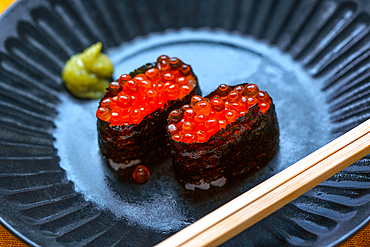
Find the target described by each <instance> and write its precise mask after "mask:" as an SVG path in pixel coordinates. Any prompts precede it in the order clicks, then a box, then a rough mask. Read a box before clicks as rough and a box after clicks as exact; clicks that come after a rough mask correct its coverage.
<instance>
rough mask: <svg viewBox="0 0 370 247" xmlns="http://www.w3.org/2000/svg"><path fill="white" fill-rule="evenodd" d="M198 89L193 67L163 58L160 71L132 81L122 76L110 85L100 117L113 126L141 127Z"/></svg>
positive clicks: (126, 75)
mask: <svg viewBox="0 0 370 247" xmlns="http://www.w3.org/2000/svg"><path fill="white" fill-rule="evenodd" d="M196 85H197V81H196V78H195V76H194V75H193V74H192V70H191V67H190V65H187V64H185V63H183V62H182V61H181V60H180V59H178V58H176V57H173V58H169V57H168V56H166V55H162V56H160V57H158V58H157V64H156V67H154V68H151V69H148V70H147V71H146V72H145V74H138V75H136V76H135V77H134V78H132V77H131V76H130V75H129V74H122V75H121V76H120V78H119V79H118V81H113V82H111V83H110V85H109V88H108V91H109V96H108V97H105V98H103V99H102V100H101V102H100V105H99V108H98V110H97V112H96V116H97V117H98V118H99V119H101V120H103V121H106V122H110V125H111V126H113V125H126V126H128V125H130V124H139V123H140V122H141V120H142V119H143V118H144V117H145V116H146V115H148V114H150V113H152V112H153V111H155V110H156V109H158V108H162V107H163V106H164V104H165V103H166V102H167V101H168V100H176V99H178V98H180V99H181V98H183V97H185V96H186V95H188V94H189V93H190V92H191V91H192V90H193V89H194V87H195V86H196Z"/></svg>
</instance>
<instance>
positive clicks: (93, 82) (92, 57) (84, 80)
mask: <svg viewBox="0 0 370 247" xmlns="http://www.w3.org/2000/svg"><path fill="white" fill-rule="evenodd" d="M102 47H103V46H102V43H101V42H98V43H96V44H94V45H92V46H90V47H89V48H87V49H85V50H84V51H83V52H82V53H78V54H76V55H73V56H72V57H71V58H70V59H69V60H68V61H67V62H66V64H65V66H64V69H63V71H62V79H63V81H64V83H65V85H66V87H67V89H68V90H69V91H70V92H71V94H73V95H74V96H75V97H77V98H85V99H86V98H89V99H99V98H102V97H103V96H104V94H105V92H106V88H107V87H108V86H109V83H110V79H111V78H112V74H113V64H112V62H111V61H110V60H109V58H108V56H107V55H105V54H102V53H101V50H102Z"/></svg>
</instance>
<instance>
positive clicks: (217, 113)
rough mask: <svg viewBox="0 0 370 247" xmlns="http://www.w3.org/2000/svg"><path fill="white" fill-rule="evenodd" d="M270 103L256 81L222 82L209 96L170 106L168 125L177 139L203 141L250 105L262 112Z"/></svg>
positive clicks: (233, 119) (243, 113)
mask: <svg viewBox="0 0 370 247" xmlns="http://www.w3.org/2000/svg"><path fill="white" fill-rule="evenodd" d="M271 103H272V101H271V98H270V96H269V95H268V94H267V93H266V92H264V91H260V90H259V89H258V87H257V85H255V84H247V85H245V86H244V87H243V86H241V85H239V86H236V87H234V88H232V87H229V86H228V85H226V84H221V85H220V86H218V88H217V90H216V94H215V95H213V96H212V97H211V99H208V98H203V97H201V96H199V95H194V96H193V97H192V98H191V104H190V105H184V106H183V107H182V108H181V109H176V110H173V111H172V112H171V113H170V114H169V116H168V121H169V125H168V126H167V128H168V130H169V131H170V132H171V133H172V139H173V140H175V141H177V142H179V141H181V142H186V143H191V142H199V143H202V142H206V141H207V140H208V139H209V138H210V137H211V136H212V135H214V134H215V133H216V132H217V131H219V130H220V129H223V128H226V126H227V125H228V124H230V123H233V122H235V121H236V120H237V119H238V118H239V117H241V116H244V115H245V114H246V113H247V112H248V110H249V108H250V107H252V106H253V105H255V104H258V106H259V108H260V111H261V112H262V113H263V114H264V113H265V112H266V111H267V110H268V109H269V108H270V104H271ZM105 114H107V113H105ZM102 115H104V114H102Z"/></svg>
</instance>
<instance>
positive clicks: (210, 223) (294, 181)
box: [156, 119, 370, 247]
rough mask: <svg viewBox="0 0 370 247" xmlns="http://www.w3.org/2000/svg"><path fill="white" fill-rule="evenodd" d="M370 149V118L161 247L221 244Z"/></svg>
mask: <svg viewBox="0 0 370 247" xmlns="http://www.w3.org/2000/svg"><path fill="white" fill-rule="evenodd" d="M369 153H370V119H369V120H367V121H366V122H364V123H362V124H361V125H359V126H357V127H356V128H354V129H352V130H350V131H349V132H347V133H345V134H344V135H342V136H340V137H338V138H337V139H335V140H333V141H332V142H330V143H328V144H327V145H325V146H324V147H322V148H320V149H319V150H317V151H315V152H313V153H312V154H310V155H308V156H306V157H305V158H303V159H301V160H300V161H298V162H296V163H295V164H293V165H291V166H289V167H288V168H286V169H285V170H283V171H281V172H280V173H278V174H276V175H274V176H273V177H271V178H269V179H267V180H266V181H264V182H262V183H260V184H259V185H257V186H255V187H254V188H252V189H250V190H249V191H247V192H245V193H243V194H242V195H240V196H238V197H237V198H235V199H234V200H232V201H230V202H228V203H226V204H224V205H223V206H221V207H220V208H218V209H216V210H215V211H213V212H211V213H210V214H208V215H206V216H205V217H203V218H201V219H200V220H198V221H196V222H195V223H193V224H192V225H190V226H188V227H186V228H185V229H183V230H181V231H180V232H178V233H176V234H174V235H173V236H171V237H170V238H168V239H166V240H164V241H163V242H161V243H159V244H158V245H156V246H157V247H165V246H168V247H174V246H196V247H199V246H217V245H220V244H222V243H224V242H225V241H227V240H229V239H230V238H232V237H234V236H235V235H237V234H239V233H240V232H242V231H244V230H245V229H247V228H248V227H250V226H251V225H253V224H254V223H256V222H258V221H259V220H261V219H263V218H265V217H266V216H268V215H270V214H271V213H273V212H274V211H276V210H278V209H279V208H281V207H282V206H284V205H286V204H287V203H289V202H290V201H292V200H294V199H295V198H297V197H298V196H300V195H302V194H303V193H305V192H306V191H308V190H310V189H312V188H313V187H315V186H316V185H318V184H320V183H321V182H323V181H325V180H326V179H328V178H330V177H331V176H333V175H334V174H336V173H338V172H339V171H341V170H343V169H344V168H346V167H347V166H349V165H351V164H352V163H354V162H355V161H357V160H359V159H360V158H362V157H364V156H365V155H367V154H369Z"/></svg>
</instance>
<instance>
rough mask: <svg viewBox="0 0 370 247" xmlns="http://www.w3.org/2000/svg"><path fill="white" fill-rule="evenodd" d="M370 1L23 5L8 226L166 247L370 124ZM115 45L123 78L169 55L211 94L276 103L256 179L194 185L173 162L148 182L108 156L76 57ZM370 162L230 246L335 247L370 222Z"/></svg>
mask: <svg viewBox="0 0 370 247" xmlns="http://www.w3.org/2000/svg"><path fill="white" fill-rule="evenodd" d="M369 8H370V3H369V2H368V1H365V0H349V1H342V0H263V1H257V0H250V1H248V0H236V1H230V0H227V1H226V0H222V1H219V0H204V1H198V0H188V1H165V0H162V1H153V0H136V1H129V0H126V1H118V0H117V1H114V0H109V1H108V0H91V1H84V0H29V1H26V0H20V1H18V2H17V3H16V4H15V5H13V6H12V7H11V8H10V9H9V10H7V11H6V12H5V14H3V15H2V16H1V18H0V27H1V29H0V220H1V222H2V224H3V225H4V226H5V227H7V228H8V229H9V230H11V231H12V232H13V233H14V234H16V235H17V236H18V237H19V238H21V239H22V240H23V241H25V242H26V243H28V244H30V245H34V246H37V245H42V246H84V245H87V246H152V245H154V244H156V243H159V242H160V241H162V240H164V239H165V238H167V237H169V236H171V235H172V234H174V233H175V232H177V231H179V230H181V229H182V228H184V227H185V226H187V225H189V224H191V223H193V222H194V221H196V220H197V219H199V218H201V217H203V216H204V215H206V214H207V213H209V212H211V211H212V210H214V209H216V208H218V207H219V206H221V205H223V204H224V203H226V202H228V201H230V200H231V199H233V198H235V197H236V196H238V195H240V194H241V193H243V192H245V191H246V190H248V189H249V188H251V187H253V186H254V185H256V184H258V183H260V182H261V181H263V180H265V179H266V178H268V177H270V176H272V175H274V174H276V173H277V172H279V171H281V170H283V169H284V168H286V167H288V166H289V165H290V164H292V163H294V162H295V161H297V160H299V159H301V158H302V157H304V156H305V155H307V154H309V153H311V152H312V151H314V150H316V149H318V148H319V147H321V146H323V145H324V144H326V143H327V142H329V141H330V140H332V139H334V138H335V137H336V136H338V135H340V134H341V133H343V132H345V131H347V130H349V129H350V128H352V127H355V126H357V125H358V124H360V123H362V122H363V121H365V120H366V119H368V118H369V116H370V107H369V105H370V83H369V81H370V80H369V78H370V65H369V64H370V63H369V62H370V61H369V60H370V28H369V25H370V16H369ZM97 41H101V42H102V43H103V45H104V49H105V52H106V53H108V55H109V56H110V57H111V59H112V60H113V62H114V64H115V74H114V78H117V77H118V76H119V75H120V74H122V73H127V72H130V71H132V70H134V69H135V68H137V67H140V66H141V65H143V64H145V63H147V62H153V61H155V59H156V58H157V57H158V56H159V55H162V54H168V55H169V56H177V57H179V58H180V59H182V60H183V61H185V62H186V63H188V64H191V65H192V67H193V69H194V72H195V73H196V75H197V76H198V78H199V81H200V85H201V88H202V91H203V94H205V95H206V94H208V93H209V92H210V91H212V90H213V89H214V88H215V87H216V86H218V84H220V83H228V84H238V83H241V82H255V83H257V84H258V85H259V87H260V88H261V89H262V90H266V91H268V92H269V94H270V95H271V96H272V98H273V99H274V102H275V105H276V109H277V115H278V119H279V125H280V133H281V135H280V146H279V151H278V153H277V155H276V157H275V158H274V160H273V161H272V162H271V163H270V164H269V165H268V166H267V167H265V168H263V169H262V170H260V171H259V172H257V173H256V174H253V176H252V177H250V178H247V179H245V180H242V181H239V180H235V181H228V183H227V184H226V185H225V186H224V187H222V188H211V189H210V190H207V191H201V190H196V191H188V190H185V189H184V186H183V185H181V184H180V183H179V182H178V181H177V180H176V178H175V177H174V174H173V170H172V167H171V161H170V160H167V161H165V162H163V163H162V164H160V165H158V166H154V167H152V168H151V177H150V179H149V181H148V182H147V183H145V184H143V185H139V184H135V183H134V182H133V181H132V179H131V178H130V175H129V174H125V175H123V176H124V177H126V179H124V181H123V182H122V181H119V180H118V179H117V177H116V174H115V173H114V172H113V170H111V169H110V168H109V167H108V166H107V165H106V161H105V160H104V158H103V157H102V156H101V154H100V150H99V147H98V144H97V130H96V117H95V111H96V109H97V106H98V101H89V100H78V99H75V98H73V97H72V96H71V95H70V94H69V93H68V92H67V91H66V89H65V87H64V86H63V83H62V81H61V77H60V73H61V69H62V68H63V64H64V62H65V61H66V60H67V59H68V58H69V57H70V56H71V55H73V54H75V53H77V52H81V51H82V50H83V49H84V48H86V47H87V46H90V45H91V44H93V43H95V42H97ZM369 165H370V160H369V158H364V159H362V160H360V161H359V162H356V163H355V164H353V165H352V166H350V167H349V168H348V169H346V170H345V171H343V172H341V173H339V174H337V175H335V176H333V177H332V178H330V179H329V180H327V181H326V182H324V183H322V184H320V185H319V186H317V187H316V188H314V189H312V190H311V191H309V192H307V193H306V194H304V195H303V196H301V197H299V198H298V199H296V200H294V201H293V202H291V203H289V204H288V205H286V206H285V207H283V208H282V209H280V210H279V211H277V212H275V213H274V214H272V215H271V216H269V217H267V218H266V219H264V220H262V221H261V222H259V223H257V224H256V225H254V226H253V227H251V228H249V229H248V230H246V231H244V232H243V233H241V234H239V235H238V236H236V237H235V238H233V239H231V240H230V241H228V242H226V243H225V244H224V245H225V246H332V245H335V244H338V243H340V242H342V241H343V240H345V239H346V238H348V237H349V236H350V235H351V234H353V233H355V232H356V231H357V230H358V229H360V228H361V227H362V226H363V225H364V224H366V223H367V222H368V221H369V214H370V167H369Z"/></svg>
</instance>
